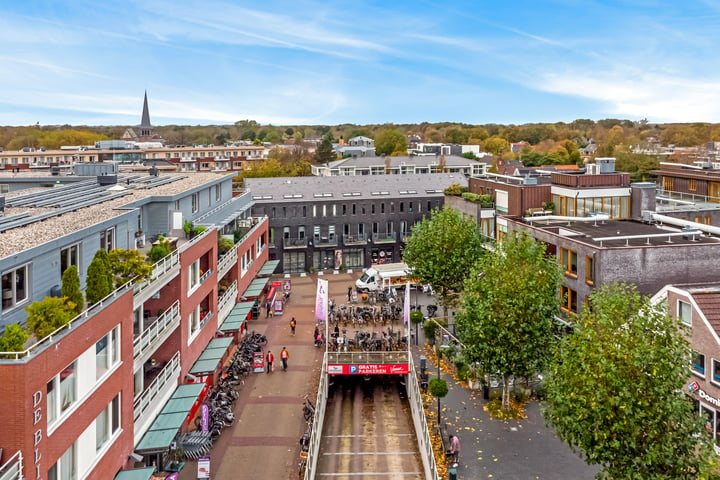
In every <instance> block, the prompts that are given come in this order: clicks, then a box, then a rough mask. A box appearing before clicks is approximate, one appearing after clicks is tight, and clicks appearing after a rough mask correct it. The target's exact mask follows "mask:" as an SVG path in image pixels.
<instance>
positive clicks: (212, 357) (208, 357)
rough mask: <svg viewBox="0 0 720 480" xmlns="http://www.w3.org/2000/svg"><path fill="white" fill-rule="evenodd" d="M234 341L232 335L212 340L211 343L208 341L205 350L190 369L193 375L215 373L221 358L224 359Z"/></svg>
mask: <svg viewBox="0 0 720 480" xmlns="http://www.w3.org/2000/svg"><path fill="white" fill-rule="evenodd" d="M232 341H233V339H232V338H231V337H219V338H213V339H212V340H210V343H208V345H207V347H205V350H203V352H202V353H201V354H200V357H198V359H197V360H196V361H195V364H194V365H193V366H192V368H191V369H190V373H191V374H193V375H204V374H210V373H213V372H214V371H215V370H216V369H217V367H218V365H220V360H222V358H223V357H224V356H225V354H226V353H227V351H228V348H230V344H231V343H232Z"/></svg>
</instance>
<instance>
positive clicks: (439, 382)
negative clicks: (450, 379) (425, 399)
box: [428, 378, 448, 398]
mask: <svg viewBox="0 0 720 480" xmlns="http://www.w3.org/2000/svg"><path fill="white" fill-rule="evenodd" d="M428 390H429V391H430V395H432V396H433V397H437V398H443V397H444V396H445V395H447V394H448V386H447V382H446V381H445V380H443V379H442V378H433V379H431V380H430V382H429V383H428Z"/></svg>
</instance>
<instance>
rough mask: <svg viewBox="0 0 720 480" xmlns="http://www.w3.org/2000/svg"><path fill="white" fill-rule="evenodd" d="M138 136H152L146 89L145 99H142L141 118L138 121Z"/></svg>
mask: <svg viewBox="0 0 720 480" xmlns="http://www.w3.org/2000/svg"><path fill="white" fill-rule="evenodd" d="M140 136H141V137H150V136H152V125H150V110H149V109H148V101H147V90H145V100H144V101H143V111H142V120H141V121H140Z"/></svg>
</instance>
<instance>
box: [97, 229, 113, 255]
mask: <svg viewBox="0 0 720 480" xmlns="http://www.w3.org/2000/svg"><path fill="white" fill-rule="evenodd" d="M100 248H102V249H103V250H105V251H106V252H109V251H110V250H112V249H113V248H115V227H112V228H108V229H107V230H105V231H103V232H100Z"/></svg>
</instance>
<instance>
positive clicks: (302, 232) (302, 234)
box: [298, 225, 305, 238]
mask: <svg viewBox="0 0 720 480" xmlns="http://www.w3.org/2000/svg"><path fill="white" fill-rule="evenodd" d="M298 238H305V225H300V226H299V227H298Z"/></svg>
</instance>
